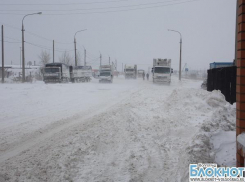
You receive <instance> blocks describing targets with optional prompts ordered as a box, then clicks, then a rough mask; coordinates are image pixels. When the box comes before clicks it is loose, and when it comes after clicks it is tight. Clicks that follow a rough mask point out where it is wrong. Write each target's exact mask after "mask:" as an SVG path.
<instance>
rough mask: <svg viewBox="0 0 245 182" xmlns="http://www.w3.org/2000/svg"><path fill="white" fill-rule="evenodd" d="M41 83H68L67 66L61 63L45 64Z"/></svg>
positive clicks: (68, 73)
mask: <svg viewBox="0 0 245 182" xmlns="http://www.w3.org/2000/svg"><path fill="white" fill-rule="evenodd" d="M43 81H44V82H45V83H61V82H69V81H70V72H69V66H68V65H66V64H63V63H49V64H46V65H45V67H44V70H43Z"/></svg>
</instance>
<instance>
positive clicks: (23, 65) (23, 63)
mask: <svg viewBox="0 0 245 182" xmlns="http://www.w3.org/2000/svg"><path fill="white" fill-rule="evenodd" d="M36 14H38V15H41V14H42V12H38V13H32V14H27V15H25V16H24V17H23V19H22V30H21V31H22V83H24V82H25V37H24V32H25V29H24V19H25V17H27V16H30V15H36Z"/></svg>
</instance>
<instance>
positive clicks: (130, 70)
mask: <svg viewBox="0 0 245 182" xmlns="http://www.w3.org/2000/svg"><path fill="white" fill-rule="evenodd" d="M124 75H125V79H137V65H134V66H129V65H125V67H124Z"/></svg>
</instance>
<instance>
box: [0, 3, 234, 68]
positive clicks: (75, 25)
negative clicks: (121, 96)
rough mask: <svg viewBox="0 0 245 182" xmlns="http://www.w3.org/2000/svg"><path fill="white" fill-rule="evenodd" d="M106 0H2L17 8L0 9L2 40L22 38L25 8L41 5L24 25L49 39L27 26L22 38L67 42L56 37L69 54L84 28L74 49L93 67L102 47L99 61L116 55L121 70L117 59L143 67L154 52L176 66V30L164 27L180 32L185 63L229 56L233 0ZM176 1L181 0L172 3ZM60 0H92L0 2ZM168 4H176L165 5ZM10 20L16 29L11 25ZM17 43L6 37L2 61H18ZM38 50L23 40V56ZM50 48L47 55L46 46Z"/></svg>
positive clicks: (204, 63) (203, 64)
mask: <svg viewBox="0 0 245 182" xmlns="http://www.w3.org/2000/svg"><path fill="white" fill-rule="evenodd" d="M108 1H110V0H80V1H78V0H63V1H62V2H61V1H58V0H42V1H37V0H29V1H27V0H21V1H20V0H11V1H10V0H1V1H0V4H1V5H0V10H1V13H16V14H21V15H13V14H1V15H0V24H1V25H2V24H3V25H5V41H9V42H18V41H21V31H20V30H21V21H22V18H23V16H24V14H28V13H35V12H38V11H42V12H43V14H42V15H34V16H28V17H26V18H25V20H24V25H25V30H26V31H29V32H31V33H34V34H37V35H39V36H41V37H44V38H46V39H48V40H46V39H42V38H39V37H37V36H33V35H32V34H30V33H28V32H25V40H26V41H27V42H30V43H33V44H37V45H42V46H45V47H47V48H50V49H52V40H53V39H54V40H55V41H57V42H62V43H68V44H60V43H59V44H58V43H57V44H56V45H55V47H56V49H58V50H68V51H70V52H69V53H70V55H71V56H72V57H73V58H74V51H73V50H74V45H73V38H74V34H75V32H76V31H78V30H81V29H88V30H87V31H85V32H81V33H78V34H77V36H76V38H77V43H78V45H77V49H78V51H79V52H80V54H81V56H82V58H83V46H84V47H85V48H86V49H87V53H88V58H87V61H88V62H89V61H90V63H92V66H93V67H97V65H98V64H99V59H98V57H99V54H100V52H101V53H102V56H103V64H106V63H108V56H110V57H111V61H114V60H115V59H117V60H118V66H119V70H121V64H122V63H127V64H138V67H139V68H143V69H147V68H148V67H150V66H152V60H153V58H171V59H172V66H173V68H174V69H176V70H177V69H178V64H179V35H178V34H177V33H173V32H168V31H167V29H175V30H178V31H180V32H181V33H182V36H183V58H182V59H183V63H182V66H184V64H185V63H187V64H188V67H189V68H190V69H207V68H208V66H209V63H211V62H220V61H222V62H223V61H224V62H228V61H229V62H230V61H232V60H233V59H234V43H235V42H234V41H235V40H234V39H235V12H236V0H199V1H194V2H188V0H128V1H126V0H125V1H118V2H108ZM111 1H113V0H111ZM91 2H106V3H91ZM180 2H181V3H183V2H186V3H183V4H175V3H180ZM59 3H91V4H73V5H49V6H46V5H45V6H41V5H39V6H33V5H25V6H20V5H12V6H11V5H3V4H59ZM146 3H152V4H149V5H144V6H143V5H142V6H132V7H124V8H116V9H115V8H111V9H94V8H108V7H117V6H129V5H130V6H131V5H139V4H146ZM153 3H156V4H153ZM168 4H175V5H169V6H164V5H168ZM153 6H161V7H155V8H149V9H140V10H133V11H122V12H111V13H94V14H74V15H47V14H60V13H61V14H62V13H85V12H86V13H87V12H89V13H91V12H104V11H118V10H126V9H127V10H128V9H134V8H145V7H153ZM86 8H90V9H94V10H80V11H74V9H86ZM2 10H21V11H2ZM22 10H23V11H22ZM26 10H30V11H26ZM45 10H72V11H45ZM9 25H10V26H13V27H16V28H17V29H13V28H11V27H9ZM9 38H12V39H9ZM20 47H21V43H7V42H6V43H5V60H6V64H10V63H11V61H13V63H15V64H19V62H20ZM43 50H44V49H43ZM41 51H42V48H40V47H35V46H33V45H28V44H25V55H26V62H28V61H36V62H38V61H39V60H38V55H39V54H40V52H41ZM48 51H49V50H48ZM50 54H51V55H52V51H51V50H50ZM61 54H62V52H58V51H56V52H55V61H58V58H59V57H60V56H61ZM82 60H83V59H82ZM91 61H93V62H91ZM88 64H89V63H88Z"/></svg>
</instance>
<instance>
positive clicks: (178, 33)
mask: <svg viewBox="0 0 245 182" xmlns="http://www.w3.org/2000/svg"><path fill="white" fill-rule="evenodd" d="M168 31H172V32H176V33H178V34H179V35H180V58H179V80H180V81H181V58H182V35H181V33H180V32H179V31H176V30H169V29H168Z"/></svg>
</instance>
